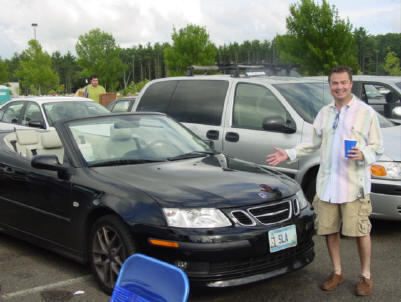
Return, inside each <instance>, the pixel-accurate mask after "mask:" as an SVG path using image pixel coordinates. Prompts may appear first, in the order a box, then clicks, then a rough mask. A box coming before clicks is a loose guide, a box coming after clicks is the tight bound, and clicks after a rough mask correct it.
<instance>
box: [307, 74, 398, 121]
mask: <svg viewBox="0 0 401 302" xmlns="http://www.w3.org/2000/svg"><path fill="white" fill-rule="evenodd" d="M305 78H306V79H308V78H309V79H319V80H321V81H322V82H327V76H316V77H305ZM352 81H353V85H352V93H353V94H355V95H356V96H357V97H358V98H359V99H361V100H363V101H365V102H366V103H367V104H369V105H370V106H372V107H373V108H374V109H375V110H376V111H377V112H379V113H380V114H382V115H383V116H385V117H386V118H388V119H390V120H392V121H394V122H396V123H397V124H401V114H400V113H399V112H400V111H401V77H396V76H373V75H353V76H352Z"/></svg>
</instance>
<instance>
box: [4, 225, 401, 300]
mask: <svg viewBox="0 0 401 302" xmlns="http://www.w3.org/2000/svg"><path fill="white" fill-rule="evenodd" d="M314 239H315V244H316V246H315V252H316V258H315V260H314V261H313V262H312V264H310V265H308V266H307V267H305V268H303V269H301V270H298V271H296V272H293V273H290V274H287V275H284V276H281V277H278V278H274V279H270V280H265V281H262V282H258V283H254V284H248V285H244V286H240V287H234V288H226V289H195V288H191V292H190V297H189V301H190V302H206V301H207V302H222V301H224V302H227V301H230V302H245V301H249V302H251V301H252V302H258V301H269V302H275V301H277V302H284V301H292V302H297V301H311V302H321V301H364V302H365V301H366V302H367V301H375V302H376V301H377V302H379V301H380V302H384V301H386V302H393V301H394V302H401V222H399V221H393V222H391V221H373V230H372V244H373V246H372V277H373V280H374V282H375V283H374V292H373V294H372V295H371V296H369V297H356V296H355V287H356V284H357V282H358V275H359V258H358V254H357V250H356V243H355V240H354V239H350V238H343V240H342V258H343V273H344V278H345V280H344V282H343V283H342V284H341V285H340V287H339V288H338V289H336V290H334V291H333V292H324V291H322V290H320V289H319V286H318V285H319V283H320V282H321V281H322V280H324V279H325V278H326V277H327V276H328V275H329V274H330V272H331V268H330V261H329V257H328V254H327V250H326V246H325V242H324V238H322V237H319V236H315V238H314ZM0 284H1V286H2V294H1V296H2V299H3V302H42V301H45V302H59V301H71V302H83V301H86V302H95V301H96V302H106V301H109V300H110V297H108V296H107V295H105V294H104V293H102V292H101V291H100V289H99V288H98V286H97V284H96V282H95V281H94V279H93V277H92V275H91V273H90V270H89V269H88V268H87V267H85V266H82V265H79V264H77V263H75V262H73V261H71V260H69V259H66V258H63V257H61V256H58V255H56V254H54V253H51V252H48V251H46V250H43V249H41V248H39V247H36V246H33V245H31V244H28V243H25V242H23V241H20V240H17V239H14V238H12V237H9V236H7V235H4V234H1V233H0Z"/></svg>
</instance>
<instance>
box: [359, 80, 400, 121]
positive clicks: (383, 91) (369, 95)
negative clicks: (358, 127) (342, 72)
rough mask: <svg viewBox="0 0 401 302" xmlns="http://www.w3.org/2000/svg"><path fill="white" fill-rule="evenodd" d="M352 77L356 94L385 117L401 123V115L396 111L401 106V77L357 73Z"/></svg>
mask: <svg viewBox="0 0 401 302" xmlns="http://www.w3.org/2000/svg"><path fill="white" fill-rule="evenodd" d="M352 78H353V79H352V80H353V82H354V84H353V86H352V92H353V93H354V94H355V95H357V96H358V97H359V98H360V99H362V100H364V101H365V102H366V103H368V104H369V105H371V106H372V107H373V108H374V109H375V110H376V111H378V112H380V113H381V114H383V115H384V116H385V117H387V118H390V119H394V120H396V122H400V123H401V115H398V114H397V113H396V111H394V108H396V107H401V77H395V76H362V75H356V76H353V77H352Z"/></svg>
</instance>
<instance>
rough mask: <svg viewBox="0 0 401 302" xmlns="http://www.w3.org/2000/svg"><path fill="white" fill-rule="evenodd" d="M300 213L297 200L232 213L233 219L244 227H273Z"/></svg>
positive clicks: (237, 210) (232, 211)
mask: <svg viewBox="0 0 401 302" xmlns="http://www.w3.org/2000/svg"><path fill="white" fill-rule="evenodd" d="M299 212H300V208H299V203H298V200H297V199H293V200H282V201H277V202H272V203H268V204H264V205H261V206H257V207H251V208H247V209H235V210H231V211H230V216H231V218H232V219H233V220H234V221H235V222H236V223H238V224H240V225H243V226H253V225H256V224H258V223H259V224H263V225H271V224H275V223H281V222H284V221H287V220H289V219H290V218H291V217H292V216H293V215H298V214H299Z"/></svg>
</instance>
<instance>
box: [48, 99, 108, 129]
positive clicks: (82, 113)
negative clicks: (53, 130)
mask: <svg viewBox="0 0 401 302" xmlns="http://www.w3.org/2000/svg"><path fill="white" fill-rule="evenodd" d="M43 110H44V111H45V114H46V117H47V121H48V123H49V126H50V127H54V124H55V123H56V122H59V121H63V120H71V119H76V118H83V117H88V116H92V115H100V114H107V113H109V112H110V111H109V110H108V109H106V108H105V107H103V106H102V105H100V104H99V103H96V102H74V101H73V102H67V101H64V102H54V103H46V104H43Z"/></svg>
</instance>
